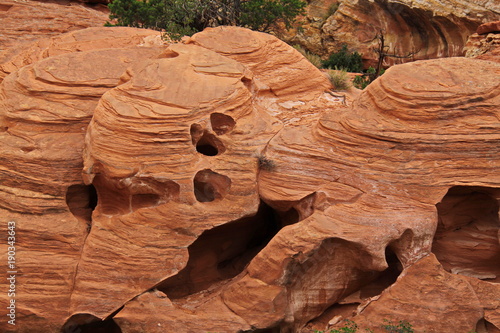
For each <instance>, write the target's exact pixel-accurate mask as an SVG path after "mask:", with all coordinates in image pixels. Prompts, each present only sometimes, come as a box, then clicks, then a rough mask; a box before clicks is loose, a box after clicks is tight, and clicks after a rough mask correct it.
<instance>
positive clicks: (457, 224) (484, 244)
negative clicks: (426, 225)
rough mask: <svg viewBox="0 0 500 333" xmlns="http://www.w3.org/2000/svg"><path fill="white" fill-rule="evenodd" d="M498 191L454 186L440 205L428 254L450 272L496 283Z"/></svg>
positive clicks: (498, 274)
mask: <svg viewBox="0 0 500 333" xmlns="http://www.w3.org/2000/svg"><path fill="white" fill-rule="evenodd" d="M499 199H500V189H497V188H488V187H467V186H455V187H452V188H450V190H449V191H448V193H447V194H446V195H445V196H444V197H443V199H442V200H441V202H440V203H438V204H437V205H436V208H437V211H438V227H437V230H436V235H435V237H434V243H433V246H432V252H433V253H434V254H435V255H436V257H437V259H438V260H439V262H440V263H441V264H442V265H443V267H444V269H446V270H447V271H449V272H451V273H456V274H462V275H467V276H471V277H476V278H479V279H484V280H490V281H494V282H500V265H498V263H499V262H500V243H499V230H500V222H499V217H498V213H499V203H498V201H499Z"/></svg>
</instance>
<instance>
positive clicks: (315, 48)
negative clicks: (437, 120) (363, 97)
mask: <svg viewBox="0 0 500 333" xmlns="http://www.w3.org/2000/svg"><path fill="white" fill-rule="evenodd" d="M332 3H337V4H340V6H339V7H338V9H337V10H336V11H335V13H334V14H330V13H329V11H328V10H329V7H330V6H331V4H332ZM499 18H500V6H499V5H498V3H497V2H484V1H477V0H467V1H455V0H446V1H439V2H436V1H410V0H403V1H401V0H398V1H396V0H375V1H369V0H359V1H358V0H340V1H313V2H312V3H311V5H310V6H309V10H308V15H307V16H306V17H305V18H304V21H303V23H302V24H301V26H300V28H296V29H293V30H292V31H291V32H289V33H288V36H287V37H286V39H287V40H289V41H290V42H291V43H298V44H301V45H303V46H304V47H305V48H307V49H309V50H310V51H311V52H313V53H316V54H319V55H322V56H325V57H326V56H328V55H330V54H331V53H332V52H336V51H339V50H340V49H341V47H342V44H347V45H348V46H349V49H352V50H356V51H358V52H359V53H361V54H362V55H363V59H364V63H365V66H366V68H368V67H369V66H373V67H375V65H376V63H377V60H378V58H377V54H376V53H375V52H374V50H373V49H374V48H376V47H377V45H378V44H377V42H378V41H377V39H376V35H377V34H378V33H379V32H380V31H383V33H384V35H385V39H386V45H387V46H389V47H390V52H391V53H392V52H395V53H398V54H401V55H404V54H408V53H410V52H414V51H418V52H417V54H416V55H415V56H414V57H411V58H408V59H397V58H386V59H385V61H384V65H385V66H392V65H394V64H398V63H403V62H408V61H413V60H420V59H433V58H442V57H453V56H463V55H464V50H463V48H464V46H465V44H466V42H467V38H468V37H469V36H470V35H471V34H473V33H474V32H475V31H476V29H477V27H478V26H479V25H480V24H482V23H484V22H488V21H493V20H498V19H499Z"/></svg>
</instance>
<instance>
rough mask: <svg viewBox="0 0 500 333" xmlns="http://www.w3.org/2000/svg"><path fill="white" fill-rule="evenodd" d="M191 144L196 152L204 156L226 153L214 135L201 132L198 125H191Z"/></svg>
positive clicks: (204, 131) (205, 131) (201, 129)
mask: <svg viewBox="0 0 500 333" xmlns="http://www.w3.org/2000/svg"><path fill="white" fill-rule="evenodd" d="M190 133H191V142H192V143H193V145H195V147H196V151H197V152H198V153H200V154H203V155H205V156H217V155H220V154H222V153H223V152H225V151H226V147H224V144H223V143H222V141H221V140H220V139H219V138H217V137H216V136H215V135H214V134H212V133H210V132H208V131H207V130H203V127H202V126H201V125H199V124H193V125H191V129H190Z"/></svg>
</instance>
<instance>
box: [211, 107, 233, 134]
mask: <svg viewBox="0 0 500 333" xmlns="http://www.w3.org/2000/svg"><path fill="white" fill-rule="evenodd" d="M210 123H211V125H212V129H213V131H214V132H215V133H216V134H217V135H223V134H226V133H229V132H231V131H232V130H233V128H234V126H236V121H234V119H233V117H231V116H228V115H225V114H222V113H218V112H215V113H212V114H211V115H210Z"/></svg>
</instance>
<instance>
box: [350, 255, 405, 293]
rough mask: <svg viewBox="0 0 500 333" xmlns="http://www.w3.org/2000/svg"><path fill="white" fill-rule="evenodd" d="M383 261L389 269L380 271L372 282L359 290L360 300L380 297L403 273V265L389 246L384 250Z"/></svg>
mask: <svg viewBox="0 0 500 333" xmlns="http://www.w3.org/2000/svg"><path fill="white" fill-rule="evenodd" d="M385 260H386V261H387V265H388V266H389V267H387V268H386V269H385V270H384V271H382V272H381V273H380V274H379V275H378V276H377V277H376V278H375V279H374V280H373V281H372V282H370V283H368V284H367V285H366V286H364V287H363V288H361V290H360V295H359V296H360V298H362V299H367V298H370V297H374V296H377V295H380V294H381V293H382V292H383V291H384V290H385V289H386V288H388V287H390V286H391V285H392V284H394V282H396V280H397V279H398V277H399V275H400V274H401V272H402V271H403V265H402V264H401V262H400V261H399V259H398V256H397V255H396V253H394V251H393V250H392V249H391V248H390V246H388V247H387V248H386V249H385Z"/></svg>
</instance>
